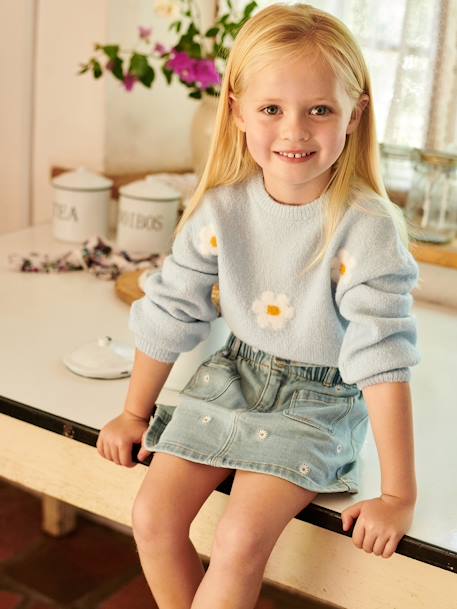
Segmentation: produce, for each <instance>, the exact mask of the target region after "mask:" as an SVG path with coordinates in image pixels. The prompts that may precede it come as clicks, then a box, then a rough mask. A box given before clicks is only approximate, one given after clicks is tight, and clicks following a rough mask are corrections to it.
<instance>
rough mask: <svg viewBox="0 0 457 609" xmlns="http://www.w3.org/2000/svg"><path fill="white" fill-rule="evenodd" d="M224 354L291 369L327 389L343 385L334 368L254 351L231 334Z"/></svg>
mask: <svg viewBox="0 0 457 609" xmlns="http://www.w3.org/2000/svg"><path fill="white" fill-rule="evenodd" d="M223 351H224V354H225V355H226V356H227V357H229V358H230V359H236V358H237V357H238V356H241V357H243V358H244V359H249V360H251V361H252V362H254V363H256V364H262V363H263V364H270V363H271V364H272V365H273V366H274V367H276V368H286V367H289V369H292V368H293V373H294V374H295V375H298V376H303V378H305V379H307V380H310V381H317V382H319V383H322V384H323V385H326V386H328V387H333V386H334V385H341V384H345V383H344V382H343V379H342V378H341V374H340V371H339V369H338V368H336V367H334V366H318V365H315V364H304V363H303V362H297V361H294V360H290V359H284V358H281V357H276V356H274V355H272V354H271V353H267V352H266V351H262V350H261V349H255V348H254V347H251V346H250V345H248V344H247V343H245V342H244V341H242V340H241V339H240V338H238V337H237V336H235V334H233V332H231V333H230V334H229V336H228V338H227V341H226V343H225V345H224V349H223Z"/></svg>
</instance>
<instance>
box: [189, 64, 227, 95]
mask: <svg viewBox="0 0 457 609" xmlns="http://www.w3.org/2000/svg"><path fill="white" fill-rule="evenodd" d="M194 73H195V80H196V81H197V82H198V83H199V86H200V88H202V89H207V88H208V87H211V86H213V85H219V84H220V83H221V76H220V74H219V72H218V71H217V69H216V65H215V63H214V60H213V59H197V60H195V66H194Z"/></svg>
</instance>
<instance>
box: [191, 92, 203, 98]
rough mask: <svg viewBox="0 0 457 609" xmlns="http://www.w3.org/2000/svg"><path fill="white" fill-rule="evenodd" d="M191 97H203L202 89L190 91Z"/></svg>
mask: <svg viewBox="0 0 457 609" xmlns="http://www.w3.org/2000/svg"><path fill="white" fill-rule="evenodd" d="M189 97H193V98H194V99H201V97H202V94H201V91H192V93H189Z"/></svg>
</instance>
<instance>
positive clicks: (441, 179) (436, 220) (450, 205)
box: [405, 150, 457, 243]
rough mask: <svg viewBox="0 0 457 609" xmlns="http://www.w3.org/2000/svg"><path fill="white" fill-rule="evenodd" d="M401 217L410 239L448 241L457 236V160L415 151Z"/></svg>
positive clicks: (431, 152)
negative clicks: (412, 176) (411, 175)
mask: <svg viewBox="0 0 457 609" xmlns="http://www.w3.org/2000/svg"><path fill="white" fill-rule="evenodd" d="M405 217H406V221H407V224H408V232H409V234H410V236H411V237H412V238H413V239H417V240H418V241H426V242H429V243H449V241H452V239H453V238H454V237H455V235H456V234H457V156H455V155H451V154H447V153H445V152H439V151H436V150H419V158H418V161H417V162H416V165H415V168H414V179H413V184H412V186H411V190H410V191H409V193H408V197H407V200H406V206H405Z"/></svg>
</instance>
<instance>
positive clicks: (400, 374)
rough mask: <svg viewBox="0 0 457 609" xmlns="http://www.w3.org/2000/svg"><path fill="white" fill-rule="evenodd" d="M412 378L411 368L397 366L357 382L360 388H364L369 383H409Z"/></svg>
mask: <svg viewBox="0 0 457 609" xmlns="http://www.w3.org/2000/svg"><path fill="white" fill-rule="evenodd" d="M410 379H411V369H410V368H397V369H396V370H391V371H390V372H381V373H380V374H375V375H374V376H369V377H367V378H365V379H362V380H361V381H358V382H357V383H356V385H357V387H358V388H359V389H364V388H365V387H368V386H369V385H378V384H379V383H407V382H409V380H410Z"/></svg>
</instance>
